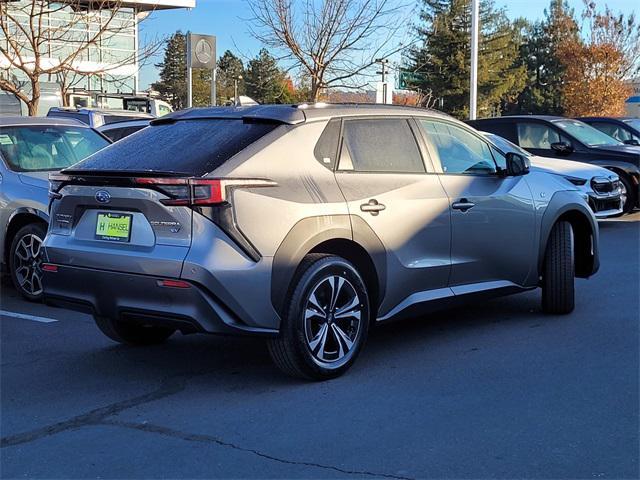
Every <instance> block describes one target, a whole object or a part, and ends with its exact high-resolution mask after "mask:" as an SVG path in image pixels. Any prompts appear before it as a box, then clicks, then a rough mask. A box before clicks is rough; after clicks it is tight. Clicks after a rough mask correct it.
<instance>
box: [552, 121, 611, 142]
mask: <svg viewBox="0 0 640 480" xmlns="http://www.w3.org/2000/svg"><path fill="white" fill-rule="evenodd" d="M553 124H554V125H555V126H557V127H559V128H560V129H561V130H564V131H565V132H567V133H568V134H570V135H573V136H574V137H575V138H577V139H578V140H579V141H580V142H582V143H584V144H585V145H587V146H589V147H597V146H601V145H622V142H619V141H617V140H616V139H615V138H613V137H610V136H609V135H607V134H606V133H602V132H601V131H600V130H598V129H597V128H593V127H592V126H591V125H587V124H586V123H583V122H579V121H577V120H560V121H557V122H553Z"/></svg>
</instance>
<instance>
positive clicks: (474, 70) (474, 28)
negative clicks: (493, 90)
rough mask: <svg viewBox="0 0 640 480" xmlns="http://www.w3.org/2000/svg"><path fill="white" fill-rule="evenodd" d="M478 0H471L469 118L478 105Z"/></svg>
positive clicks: (472, 115)
mask: <svg viewBox="0 0 640 480" xmlns="http://www.w3.org/2000/svg"><path fill="white" fill-rule="evenodd" d="M479 23H480V0H471V85H470V86H471V88H470V89H469V90H470V93H469V120H475V119H476V114H477V107H478V31H479V28H478V27H479Z"/></svg>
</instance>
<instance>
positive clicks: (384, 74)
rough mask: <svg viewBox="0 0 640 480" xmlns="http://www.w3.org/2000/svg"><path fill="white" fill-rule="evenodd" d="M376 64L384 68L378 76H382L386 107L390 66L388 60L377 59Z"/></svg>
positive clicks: (383, 99)
mask: <svg viewBox="0 0 640 480" xmlns="http://www.w3.org/2000/svg"><path fill="white" fill-rule="evenodd" d="M376 63H379V64H380V66H381V67H382V68H381V69H380V71H379V72H376V74H378V75H382V103H383V104H385V105H386V103H387V84H386V83H385V81H384V80H385V76H386V74H387V73H389V70H387V65H388V64H389V59H388V58H376Z"/></svg>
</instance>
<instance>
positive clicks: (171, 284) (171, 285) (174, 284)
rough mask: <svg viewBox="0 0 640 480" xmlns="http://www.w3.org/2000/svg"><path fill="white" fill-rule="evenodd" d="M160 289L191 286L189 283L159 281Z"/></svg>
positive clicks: (168, 280)
mask: <svg viewBox="0 0 640 480" xmlns="http://www.w3.org/2000/svg"><path fill="white" fill-rule="evenodd" d="M158 286H159V287H168V288H191V284H190V283H188V282H184V281H182V280H170V279H165V280H158Z"/></svg>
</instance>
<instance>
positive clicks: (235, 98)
mask: <svg viewBox="0 0 640 480" xmlns="http://www.w3.org/2000/svg"><path fill="white" fill-rule="evenodd" d="M240 80H242V75H238V76H237V77H233V104H234V105H236V106H237V105H238V104H239V103H240V97H238V82H239V81H240Z"/></svg>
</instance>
